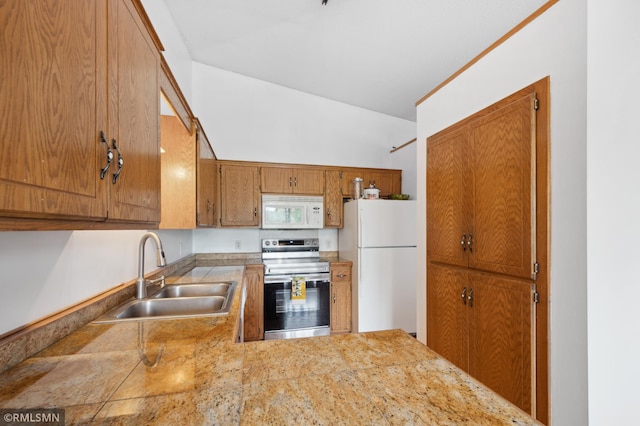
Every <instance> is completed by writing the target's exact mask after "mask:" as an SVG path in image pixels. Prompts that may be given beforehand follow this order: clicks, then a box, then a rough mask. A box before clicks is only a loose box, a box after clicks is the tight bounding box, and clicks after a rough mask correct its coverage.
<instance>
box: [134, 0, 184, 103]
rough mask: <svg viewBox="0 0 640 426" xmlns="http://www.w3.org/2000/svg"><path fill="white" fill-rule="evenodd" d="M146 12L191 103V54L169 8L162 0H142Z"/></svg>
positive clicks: (170, 65) (175, 75)
mask: <svg viewBox="0 0 640 426" xmlns="http://www.w3.org/2000/svg"><path fill="white" fill-rule="evenodd" d="M142 5H143V6H144V10H145V12H147V15H148V16H149V19H150V20H151V23H152V24H153V28H154V29H155V30H156V33H157V34H158V37H160V41H161V42H162V45H163V47H164V52H162V54H163V55H164V58H165V60H166V61H167V64H168V65H169V68H170V69H171V73H172V74H173V76H174V77H175V79H176V81H177V82H178V85H179V86H180V90H181V91H182V94H183V95H184V97H185V98H186V99H187V102H188V103H189V104H191V93H192V84H191V55H190V54H189V49H188V48H187V46H186V44H185V43H184V40H183V39H182V34H181V33H180V31H179V30H178V27H177V26H176V24H175V22H174V21H173V18H172V17H171V14H170V13H169V9H168V8H167V6H166V4H165V3H164V1H162V0H142Z"/></svg>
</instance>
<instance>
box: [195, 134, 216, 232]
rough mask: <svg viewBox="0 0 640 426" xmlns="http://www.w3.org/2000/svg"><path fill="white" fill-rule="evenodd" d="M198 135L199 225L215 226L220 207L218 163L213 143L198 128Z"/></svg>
mask: <svg viewBox="0 0 640 426" xmlns="http://www.w3.org/2000/svg"><path fill="white" fill-rule="evenodd" d="M197 135H198V180H197V187H198V223H197V226H201V227H213V226H215V217H216V215H215V213H216V209H217V207H218V202H217V200H216V195H217V187H218V173H217V163H216V158H215V155H214V154H213V150H212V149H211V145H209V142H208V140H207V139H206V138H205V137H204V136H202V131H201V130H200V129H198V130H197Z"/></svg>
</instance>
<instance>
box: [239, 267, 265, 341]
mask: <svg viewBox="0 0 640 426" xmlns="http://www.w3.org/2000/svg"><path fill="white" fill-rule="evenodd" d="M245 283H246V286H247V300H246V302H245V305H244V340H245V341H251V340H262V339H263V338H264V267H263V265H247V267H246V269H245Z"/></svg>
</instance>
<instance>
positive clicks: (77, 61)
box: [0, 0, 108, 220]
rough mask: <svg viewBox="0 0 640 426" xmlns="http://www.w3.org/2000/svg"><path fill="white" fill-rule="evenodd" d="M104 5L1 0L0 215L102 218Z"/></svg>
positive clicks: (104, 203) (104, 212) (104, 202)
mask: <svg viewBox="0 0 640 426" xmlns="http://www.w3.org/2000/svg"><path fill="white" fill-rule="evenodd" d="M106 22H107V9H106V6H105V5H104V3H103V2H95V1H84V2H68V1H66V0H51V1H46V2H44V1H40V0H20V1H4V2H0V28H2V33H3V36H2V37H0V52H2V54H1V55H2V66H0V93H2V95H1V96H0V216H13V217H39V218H68V219H93V220H104V218H105V217H106V215H107V195H106V194H107V189H106V188H107V185H106V181H101V180H100V169H101V168H102V167H104V166H105V164H106V153H107V145H106V143H102V142H101V138H100V132H101V131H103V132H104V133H105V134H106V133H107V130H108V129H107V115H106V113H107V111H106V108H107V101H106V95H107V84H106V83H107V74H106V70H107V56H106V48H107V27H106Z"/></svg>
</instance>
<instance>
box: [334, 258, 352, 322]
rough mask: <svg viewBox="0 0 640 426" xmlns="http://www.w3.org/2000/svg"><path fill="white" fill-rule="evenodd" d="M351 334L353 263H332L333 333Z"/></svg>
mask: <svg viewBox="0 0 640 426" xmlns="http://www.w3.org/2000/svg"><path fill="white" fill-rule="evenodd" d="M350 332H351V262H332V263H331V333H350Z"/></svg>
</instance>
